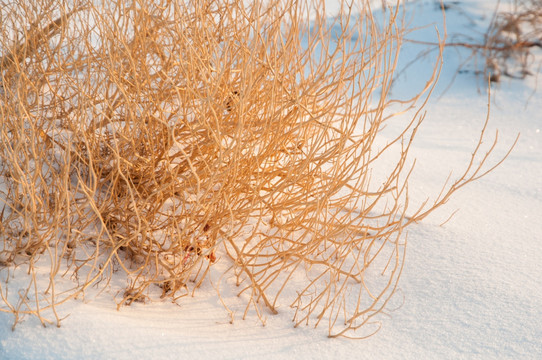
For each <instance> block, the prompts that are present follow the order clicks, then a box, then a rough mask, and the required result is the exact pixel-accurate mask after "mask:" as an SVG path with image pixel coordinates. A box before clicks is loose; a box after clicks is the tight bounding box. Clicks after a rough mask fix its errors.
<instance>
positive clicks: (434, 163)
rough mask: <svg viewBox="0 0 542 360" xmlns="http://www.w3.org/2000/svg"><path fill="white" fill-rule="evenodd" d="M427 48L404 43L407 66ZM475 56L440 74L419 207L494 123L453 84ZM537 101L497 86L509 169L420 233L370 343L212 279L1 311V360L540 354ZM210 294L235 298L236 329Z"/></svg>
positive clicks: (422, 147)
mask: <svg viewBox="0 0 542 360" xmlns="http://www.w3.org/2000/svg"><path fill="white" fill-rule="evenodd" d="M330 3H331V2H330ZM376 3H379V1H378V2H376ZM407 3H408V4H407V6H408V7H407V18H408V17H409V16H411V24H410V25H411V26H415V27H422V26H425V25H429V26H426V27H424V28H422V29H420V30H419V31H418V32H413V33H412V34H409V36H408V37H409V38H411V39H414V38H416V39H423V40H425V41H435V40H436V35H435V30H434V26H435V25H437V24H438V25H439V27H440V29H441V30H442V29H443V28H442V25H441V23H442V19H441V13H440V11H439V10H438V9H437V7H436V6H435V1H421V0H420V1H415V2H412V1H411V2H407ZM493 5H494V2H493V1H483V0H477V1H468V2H465V1H462V2H460V3H459V5H457V9H456V10H453V9H451V10H449V11H447V27H448V28H447V31H448V37H449V38H450V37H453V36H454V34H465V33H469V34H473V36H478V38H481V36H482V35H481V34H482V33H483V30H484V26H486V25H487V21H488V18H487V17H488V16H491V14H492V11H493ZM484 14H485V17H484ZM433 22H434V23H433ZM422 50H423V47H422V46H420V45H414V44H409V43H406V44H405V45H404V49H403V51H402V53H401V59H400V60H401V64H406V63H408V62H409V61H410V60H411V59H412V58H413V57H414V56H416V54H417V53H418V52H419V51H422ZM432 54H433V55H434V54H435V53H432ZM468 55H469V51H468V50H466V51H462V50H460V49H446V50H445V53H444V67H443V72H442V74H441V79H440V82H439V85H438V86H437V88H436V90H435V93H434V94H433V96H432V98H431V100H430V102H429V103H428V106H427V108H426V111H427V115H426V120H425V121H424V124H423V125H422V127H421V128H420V132H419V134H418V137H417V139H416V141H415V143H414V145H413V149H412V155H413V156H414V157H416V159H417V161H416V167H415V172H414V174H413V177H412V180H411V187H412V189H410V191H411V193H412V194H411V197H412V198H413V199H414V200H415V201H416V200H417V201H423V200H425V198H426V197H427V196H429V195H435V194H438V192H439V190H440V188H441V187H442V185H443V183H444V181H445V179H446V177H447V176H448V174H449V172H450V171H451V170H453V171H454V174H456V173H459V172H460V171H462V170H463V169H464V167H465V165H466V162H467V161H468V160H469V157H470V155H471V151H472V149H473V145H474V144H475V142H476V140H477V138H478V134H479V131H480V129H481V127H482V125H483V121H484V119H485V117H486V111H487V101H488V99H487V92H486V90H485V88H484V85H483V82H482V81H481V80H480V79H479V78H477V77H476V76H474V75H473V74H472V73H467V74H460V75H458V76H457V77H456V78H455V80H454V81H453V82H452V80H453V78H454V75H455V72H456V69H457V67H458V65H459V64H460V63H461V62H462V60H464V59H465V58H466V57H467V56H468ZM539 55H540V53H539ZM434 61H435V60H434V56H432V55H431V54H430V55H429V56H427V57H426V58H425V59H424V60H420V61H419V62H417V63H416V64H415V65H413V66H412V67H410V68H409V69H408V70H407V71H405V72H404V73H402V74H401V75H400V76H399V77H398V78H397V82H396V85H395V87H394V89H393V95H394V96H403V95H404V96H407V95H408V94H409V93H412V92H414V91H416V90H417V89H419V88H421V87H423V85H424V84H425V81H426V80H427V78H428V77H429V76H430V74H429V73H428V70H429V69H430V68H431V67H430V66H427V65H428V64H432V63H434ZM450 84H451V85H450ZM541 100H542V97H541V95H540V90H538V91H536V79H535V78H534V77H530V78H528V79H526V80H524V81H519V80H507V79H505V80H504V81H503V82H502V83H501V84H497V85H496V86H492V93H491V113H490V125H489V128H488V130H487V137H488V138H487V139H486V141H485V142H484V146H485V147H486V148H487V147H488V146H489V145H490V144H491V141H492V139H493V136H494V134H495V130H496V129H499V145H498V151H497V154H496V157H495V159H497V157H498V155H501V156H502V155H503V154H504V153H505V152H506V150H507V146H510V145H511V144H512V143H513V141H514V139H515V137H516V135H517V134H518V133H521V136H520V139H519V141H518V143H517V145H516V147H515V149H514V151H513V152H512V154H511V155H510V156H509V158H508V159H507V160H506V161H505V162H504V163H503V164H502V165H501V166H500V167H498V168H497V169H496V170H495V171H493V172H492V173H490V174H489V175H488V176H486V177H484V178H482V179H480V180H479V181H477V182H475V183H472V184H470V185H469V186H467V187H466V188H463V189H461V191H460V192H458V193H456V194H455V196H454V197H453V198H452V199H451V200H450V201H449V202H448V203H447V204H446V206H445V207H443V208H440V209H439V210H438V211H436V212H435V213H434V214H432V215H431V216H430V217H428V218H426V219H425V220H424V221H423V222H422V223H420V224H418V225H416V226H414V227H411V228H410V231H409V233H408V247H407V255H406V261H405V267H404V270H403V273H402V277H401V280H400V282H399V287H400V291H399V292H398V293H397V294H396V295H395V296H394V298H393V301H392V302H391V304H390V305H389V306H388V308H387V312H386V314H387V315H385V316H381V317H380V318H379V320H380V322H381V329H380V331H379V332H377V333H376V334H375V335H374V336H371V337H369V338H367V339H365V340H348V339H328V338H327V337H326V335H327V328H326V327H325V326H321V327H318V328H316V329H314V328H313V327H312V326H309V327H306V326H301V327H298V328H294V327H293V324H292V322H291V318H292V312H291V309H288V307H287V306H286V305H284V306H282V307H281V308H279V314H278V315H271V314H264V315H265V317H266V319H267V321H266V324H265V326H263V325H262V324H261V322H260V321H259V320H258V318H257V317H256V316H254V315H249V316H248V317H247V319H245V320H243V319H242V317H243V311H244V303H243V302H242V301H241V300H240V299H237V298H236V296H235V293H234V292H230V291H228V290H227V289H228V287H227V286H224V283H227V281H228V280H227V278H226V277H225V278H223V279H219V278H218V275H216V274H215V275H213V276H212V277H211V280H212V284H211V283H205V284H204V285H203V287H202V288H201V289H199V291H197V292H195V294H194V296H193V297H186V298H184V299H181V301H179V304H172V303H169V302H163V303H160V302H155V303H148V304H133V305H132V306H130V307H122V308H121V309H120V310H119V311H117V308H116V304H115V303H114V302H113V301H112V300H111V297H110V296H106V295H102V296H99V297H96V298H91V299H86V300H85V301H71V302H68V303H67V304H65V305H63V307H62V313H63V314H69V316H68V317H67V318H66V319H65V320H64V321H63V322H62V326H61V327H60V328H56V327H54V326H49V327H46V328H43V327H42V326H41V324H40V323H39V321H38V320H37V319H34V318H28V319H27V320H25V321H23V322H22V323H21V324H19V325H18V326H17V327H16V329H15V331H12V330H11V324H12V322H13V319H12V315H10V314H6V313H3V312H0V359H75V358H77V359H100V358H103V359H105V358H109V359H129V358H130V359H131V358H148V359H182V358H199V359H211V358H213V359H253V358H258V359H286V358H301V359H329V358H358V359H373V358H381V359H382V358H385V359H399V358H401V359H405V358H406V359H419V358H439V359H461V358H469V359H537V358H542V281H540V279H539V273H540V264H541V263H542V241H541V239H542V235H541V234H542V222H541V221H540V217H541V215H542V133H541V130H540V129H542V116H541V115H540V110H539V106H540V103H541ZM457 209H459V211H458V212H457V213H456V214H455V215H454V216H453V218H452V219H451V220H450V221H448V222H447V223H446V224H445V225H443V226H440V224H441V223H442V222H444V221H445V220H447V219H448V217H449V216H450V214H452V213H453V212H454V211H455V210H457ZM220 282H222V285H219V283H220ZM214 286H221V287H220V288H221V293H222V296H223V298H224V300H225V302H226V303H228V304H232V305H229V307H230V310H231V311H233V312H234V321H233V324H232V323H230V319H231V318H230V315H229V313H228V312H227V311H226V310H225V308H224V306H223V305H222V304H221V302H220V300H219V299H218V297H217V296H216V290H215V289H214ZM388 315H389V316H388Z"/></svg>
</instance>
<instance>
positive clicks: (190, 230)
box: [0, 0, 495, 336]
mask: <svg viewBox="0 0 542 360" xmlns="http://www.w3.org/2000/svg"><path fill="white" fill-rule="evenodd" d="M351 10H352V9H350V8H347V7H345V8H344V9H343V12H342V13H341V15H340V16H339V17H338V18H337V19H336V20H334V22H333V23H331V24H329V23H326V18H325V16H324V12H323V11H322V6H321V4H319V3H316V4H313V3H312V2H297V1H278V0H277V1H274V0H270V1H265V2H261V1H256V2H254V3H253V4H250V5H243V3H242V2H239V1H233V0H232V1H229V0H209V1H199V0H197V1H182V2H178V1H170V0H155V1H153V2H138V1H129V0H124V1H117V2H104V3H102V2H93V1H85V0H81V1H76V2H74V3H70V4H69V5H68V4H65V5H59V4H58V2H57V1H53V0H39V1H31V2H27V1H20V2H15V3H13V2H12V3H6V4H3V5H2V10H1V11H2V19H3V22H2V28H1V32H2V33H1V34H0V39H1V40H0V41H1V43H0V52H1V54H2V58H1V62H0V71H1V77H2V78H1V92H0V103H1V112H0V116H1V119H0V121H1V125H0V126H1V127H0V144H1V145H0V217H1V223H0V226H1V228H0V230H1V235H0V246H1V247H0V261H1V263H0V274H1V276H2V280H1V282H0V296H1V299H2V301H1V303H2V307H1V308H0V310H1V311H4V312H9V313H12V314H13V315H14V317H15V320H14V326H15V325H16V324H17V323H18V322H19V321H20V320H21V319H22V318H23V317H24V316H26V315H34V316H36V317H38V318H39V319H40V320H41V321H42V323H43V324H44V325H45V324H47V323H50V322H51V321H53V322H56V324H57V325H59V324H60V321H61V317H60V315H59V314H58V313H57V310H56V309H57V307H58V306H59V305H60V304H62V303H64V302H65V301H67V300H69V299H72V298H75V297H80V296H84V295H85V294H86V293H87V292H88V291H89V290H90V288H91V287H92V288H94V287H97V288H101V289H105V288H108V284H109V285H111V280H112V279H124V277H125V278H126V281H127V285H126V288H125V289H124V290H123V291H121V292H120V295H119V296H118V304H119V306H120V305H121V304H130V303H132V302H134V301H145V300H146V299H147V298H148V297H153V295H156V296H157V297H159V296H160V294H161V296H162V297H171V298H173V299H177V298H179V297H181V296H183V295H184V294H186V293H187V292H188V291H192V290H193V289H195V288H197V287H198V286H199V285H200V284H201V282H202V281H203V280H204V278H205V276H206V274H207V273H208V271H209V269H210V266H211V265H213V264H214V263H216V262H217V260H219V259H220V260H221V261H226V258H229V259H230V260H231V262H232V264H233V273H229V274H230V275H231V276H233V277H234V278H235V279H236V281H237V284H238V286H240V293H241V294H245V295H248V297H247V311H248V310H250V309H251V308H253V309H255V311H256V312H257V313H258V314H259V316H261V311H262V309H264V308H267V309H268V310H270V311H271V312H276V308H277V305H278V304H279V303H280V300H279V298H280V297H281V296H283V293H284V298H285V300H282V301H290V302H291V306H292V307H293V308H295V315H294V320H295V323H296V324H301V323H304V322H309V319H312V320H311V321H313V322H314V323H315V324H316V325H318V324H319V323H320V322H321V321H327V322H328V326H329V333H330V336H341V335H342V336H347V335H350V334H351V332H352V331H355V330H357V329H359V328H360V327H362V326H363V325H365V324H367V323H370V322H371V319H372V318H373V317H374V316H375V315H376V314H378V313H379V312H381V311H382V310H383V308H384V307H385V306H386V304H387V302H388V301H389V299H390V297H391V296H392V294H393V293H394V291H395V289H396V287H397V281H398V279H399V275H400V273H401V269H402V266H403V260H404V248H405V243H406V237H405V236H404V231H405V228H406V227H408V226H409V225H411V224H413V223H414V222H416V221H419V220H421V219H422V218H423V217H425V216H426V215H427V214H429V213H430V212H431V211H432V210H433V209H435V208H436V207H438V206H440V205H442V204H444V203H445V202H446V201H447V200H448V198H449V197H450V196H451V194H452V193H453V192H455V191H456V190H457V189H459V188H461V187H462V186H463V185H465V184H467V183H469V182H470V181H473V180H475V179H477V178H479V177H480V176H483V175H484V174H485V173H487V172H488V171H490V170H491V169H492V168H490V169H489V170H483V169H482V168H483V167H485V162H486V160H487V159H488V157H489V154H490V153H491V151H492V150H493V148H494V146H495V143H494V144H493V146H492V147H491V148H490V150H489V151H488V152H487V154H484V156H483V157H482V159H481V160H480V161H478V160H476V159H477V155H478V154H479V152H480V151H481V150H480V146H481V142H482V137H483V132H482V135H481V137H480V142H479V144H478V146H477V147H476V149H475V150H474V153H473V157H472V161H471V163H470V164H469V165H468V167H467V169H466V171H465V172H464V174H463V175H462V176H460V177H458V179H456V180H455V181H454V182H453V183H452V184H450V185H449V186H448V187H447V188H443V190H442V193H441V194H440V195H439V196H438V197H437V198H436V199H435V200H434V202H432V203H430V204H429V205H428V206H423V207H421V208H416V209H409V208H408V200H409V199H408V182H407V180H408V174H409V172H410V166H409V165H407V164H408V162H407V155H408V151H409V148H410V145H411V143H412V140H413V138H414V135H415V132H416V129H417V128H418V126H419V125H420V124H421V120H422V118H423V117H422V116H420V115H419V114H420V113H419V111H418V112H417V113H416V114H415V115H413V116H412V119H411V121H410V122H409V123H408V124H406V125H404V126H403V127H402V128H400V129H399V130H398V131H397V137H396V138H395V140H393V141H392V142H391V143H388V144H385V145H382V146H381V147H380V148H379V147H377V144H378V142H377V141H376V139H377V136H378V134H379V131H380V130H381V129H382V128H383V126H384V125H385V124H388V123H389V122H390V119H391V118H392V117H391V116H390V111H389V109H390V106H391V105H392V104H394V103H395V104H397V102H394V101H391V100H389V99H388V91H389V89H390V84H391V83H392V79H393V74H394V70H395V64H396V59H397V52H398V49H399V46H400V43H401V36H402V28H401V27H400V23H399V21H398V20H397V18H396V16H397V13H396V12H394V11H388V12H386V18H384V19H383V20H382V22H381V23H380V24H377V23H376V21H375V19H374V18H373V17H372V16H373V15H372V14H371V11H370V8H369V6H368V4H367V3H365V2H364V3H363V4H362V6H361V8H360V9H359V10H360V11H361V12H360V15H359V16H358V17H355V16H353V15H352V14H351ZM310 19H313V21H311V20H310ZM337 30H339V31H337ZM437 70H438V68H436V69H435V74H434V75H433V77H432V78H431V79H429V81H428V85H427V88H426V89H425V90H424V91H427V90H430V89H431V86H432V85H433V84H434V81H435V78H436V72H437ZM421 96H422V94H414V96H413V98H412V100H410V101H408V102H405V103H403V104H402V108H403V109H407V108H408V107H409V106H410V105H412V104H414V102H415V101H416V100H418V99H419V98H420V97H421ZM422 107H423V106H422ZM394 151H395V152H396V153H395V155H396V156H395V159H396V160H394V161H396V162H395V163H392V164H391V166H390V164H389V163H388V164H385V162H383V161H382V158H383V154H387V153H390V152H394ZM382 163H384V164H382ZM377 164H381V165H378V166H382V167H379V168H378V169H377V168H375V166H377ZM375 169H376V170H377V171H373V170H375ZM383 169H384V170H385V169H388V170H387V172H384V171H383ZM379 174H380V175H379ZM382 174H383V175H382ZM407 210H408V212H409V214H410V216H409V217H407V216H406V213H407ZM45 270H46V271H45ZM22 278H26V279H28V281H27V286H26V288H22V289H21V288H19V289H15V290H17V291H14V290H12V289H11V288H10V287H9V283H10V281H15V280H16V281H17V284H21V283H22V282H21V281H22V280H21V279H22ZM66 279H68V280H66ZM111 286H112V288H114V286H113V285H111ZM286 288H293V289H295V291H285V289H286ZM10 290H11V291H10ZM293 293H295V294H296V295H295V296H293V297H291V298H288V296H289V295H291V294H293ZM51 314H52V315H51ZM51 316H53V318H52V320H51Z"/></svg>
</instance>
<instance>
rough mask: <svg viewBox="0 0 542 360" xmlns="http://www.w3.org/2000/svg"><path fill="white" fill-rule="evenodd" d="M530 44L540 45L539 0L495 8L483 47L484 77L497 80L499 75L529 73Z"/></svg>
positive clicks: (541, 8) (541, 16) (541, 13)
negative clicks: (508, 7) (503, 8)
mask: <svg viewBox="0 0 542 360" xmlns="http://www.w3.org/2000/svg"><path fill="white" fill-rule="evenodd" d="M533 48H542V1H540V0H520V1H515V2H514V5H513V8H512V9H511V10H510V11H497V12H496V13H495V16H494V17H493V19H492V21H491V24H490V26H489V29H488V31H487V33H486V35H485V46H484V47H483V48H482V51H483V56H484V58H485V59H486V66H485V72H484V73H485V75H486V78H487V77H489V78H490V79H491V81H494V82H499V81H500V78H501V75H504V76H507V77H512V78H519V79H523V78H525V77H526V76H527V75H532V72H531V70H530V69H531V67H532V65H533V63H534V60H535V57H534V54H533V52H532V49H533Z"/></svg>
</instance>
